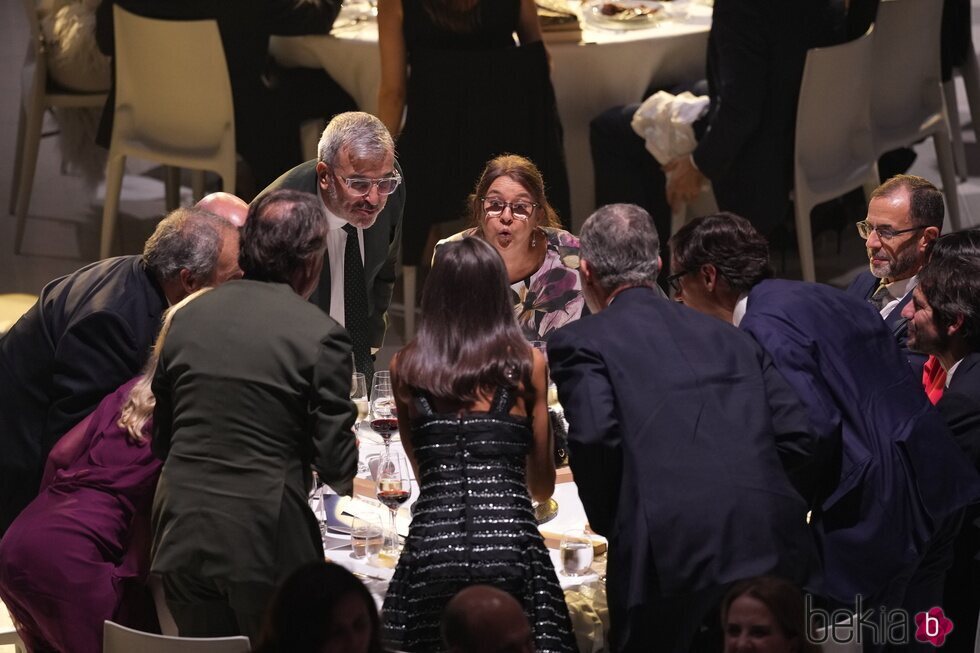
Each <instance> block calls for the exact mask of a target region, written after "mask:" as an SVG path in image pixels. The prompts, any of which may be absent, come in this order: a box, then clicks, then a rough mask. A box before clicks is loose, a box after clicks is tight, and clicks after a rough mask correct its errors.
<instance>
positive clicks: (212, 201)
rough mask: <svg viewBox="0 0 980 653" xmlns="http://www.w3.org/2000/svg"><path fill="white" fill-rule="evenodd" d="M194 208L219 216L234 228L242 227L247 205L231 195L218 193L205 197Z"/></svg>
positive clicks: (246, 214)
mask: <svg viewBox="0 0 980 653" xmlns="http://www.w3.org/2000/svg"><path fill="white" fill-rule="evenodd" d="M194 206H195V207H196V208H199V209H204V210H205V211H210V212H211V213H214V214H215V215H219V216H221V217H222V218H224V219H225V220H227V221H228V222H230V223H232V224H233V225H235V226H236V227H241V226H242V225H244V224H245V218H246V216H248V204H247V203H246V202H245V200H243V199H242V198H240V197H237V196H235V195H232V194H231V193H221V192H218V193H211V194H210V195H205V196H204V197H202V198H201V201H200V202H198V203H197V204H195V205H194Z"/></svg>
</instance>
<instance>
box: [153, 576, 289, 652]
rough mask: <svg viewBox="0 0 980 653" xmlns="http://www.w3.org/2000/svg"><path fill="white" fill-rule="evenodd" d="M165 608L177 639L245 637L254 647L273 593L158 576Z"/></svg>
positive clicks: (195, 578) (268, 588) (248, 585)
mask: <svg viewBox="0 0 980 653" xmlns="http://www.w3.org/2000/svg"><path fill="white" fill-rule="evenodd" d="M161 579H162V581H163V593H164V596H165V597H166V599H167V607H169V608H170V612H171V614H173V617H174V622H176V624H177V630H178V631H179V632H180V636H181V637H231V636H234V635H245V636H246V637H248V638H249V639H250V640H251V641H252V645H253V646H254V645H255V644H257V643H258V636H259V631H260V630H261V628H262V616H263V614H264V613H265V608H266V606H267V604H268V603H269V600H270V599H271V598H272V594H273V593H274V592H275V588H274V587H272V586H271V585H265V584H262V583H226V582H223V581H221V580H215V579H210V578H203V577H201V576H195V575H191V574H162V575H161Z"/></svg>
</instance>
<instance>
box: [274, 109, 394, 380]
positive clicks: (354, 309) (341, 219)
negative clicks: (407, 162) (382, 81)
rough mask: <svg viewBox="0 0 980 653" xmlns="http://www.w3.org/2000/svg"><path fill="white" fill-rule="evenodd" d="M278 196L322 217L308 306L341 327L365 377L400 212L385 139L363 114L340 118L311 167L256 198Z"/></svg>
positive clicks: (389, 285) (380, 333)
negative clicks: (313, 200) (312, 200)
mask: <svg viewBox="0 0 980 653" xmlns="http://www.w3.org/2000/svg"><path fill="white" fill-rule="evenodd" d="M278 189H291V190H301V191H305V192H307V193H313V194H315V195H317V196H318V197H319V198H320V200H321V201H322V203H323V207H324V209H326V212H327V219H328V221H329V223H330V234H329V235H328V236H327V254H326V258H327V261H326V264H325V265H324V266H323V273H322V274H321V278H320V286H319V289H318V291H317V292H316V294H314V296H313V297H312V298H311V300H312V301H313V302H314V303H316V304H317V305H318V306H319V307H320V308H322V309H323V310H324V311H326V312H327V313H329V315H330V317H332V318H334V319H335V320H337V322H339V323H340V324H342V325H344V327H346V329H347V331H348V332H349V333H350V335H351V339H352V341H353V346H354V359H355V364H356V367H357V370H358V371H361V372H366V373H368V375H370V374H371V373H372V372H373V370H374V365H373V360H372V356H373V354H374V353H375V352H376V351H377V350H378V349H379V348H380V347H381V345H382V344H383V342H384V335H385V331H386V329H387V324H388V321H387V313H388V305H389V304H390V303H391V293H392V290H393V288H394V284H395V262H396V260H397V258H398V248H399V244H400V243H401V228H402V209H403V207H404V205H405V185H404V184H403V183H402V174H401V168H400V167H399V165H398V162H397V161H396V160H395V145H394V141H393V140H392V138H391V134H389V133H388V130H387V129H386V128H385V126H384V124H382V122H381V121H380V120H378V119H377V118H375V117H374V116H372V115H371V114H368V113H363V112H360V111H352V112H348V113H341V114H339V115H337V116H335V117H334V118H333V119H332V120H331V121H330V123H329V124H328V125H327V128H326V129H325V130H324V131H323V135H322V136H321V137H320V143H319V146H318V148H317V160H315V161H307V162H306V163H303V164H300V165H299V166H297V167H295V168H293V169H292V170H290V171H288V172H286V173H285V174H284V175H282V176H281V177H279V179H277V180H276V181H274V182H273V183H272V184H271V185H270V186H269V187H268V188H266V189H265V190H264V191H262V193H261V194H260V197H261V196H262V195H265V194H266V193H269V192H271V191H273V190H278ZM369 378H370V376H369Z"/></svg>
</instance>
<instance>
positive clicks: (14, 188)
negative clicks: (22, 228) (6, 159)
mask: <svg viewBox="0 0 980 653" xmlns="http://www.w3.org/2000/svg"><path fill="white" fill-rule="evenodd" d="M17 107H18V110H19V114H18V115H19V117H18V119H17V149H16V150H14V177H13V179H11V181H10V210H9V213H10V215H13V214H14V213H15V212H16V211H17V199H18V197H19V191H20V169H21V166H23V165H24V130H25V129H26V128H27V115H26V113H25V112H24V103H23V101H21V102H19V103H18V105H17Z"/></svg>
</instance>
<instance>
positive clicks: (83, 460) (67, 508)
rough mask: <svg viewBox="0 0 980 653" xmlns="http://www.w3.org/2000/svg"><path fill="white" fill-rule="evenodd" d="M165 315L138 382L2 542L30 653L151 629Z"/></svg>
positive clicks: (74, 448)
mask: <svg viewBox="0 0 980 653" xmlns="http://www.w3.org/2000/svg"><path fill="white" fill-rule="evenodd" d="M208 290H210V289H209V288H205V289H203V290H199V291H198V292H196V293H194V294H193V295H190V296H189V297H187V298H186V299H184V300H183V301H181V302H179V303H178V304H175V305H174V306H173V307H171V309H170V310H169V311H168V312H167V314H166V316H165V317H164V320H163V326H162V327H161V329H160V335H159V336H158V337H157V341H156V344H155V345H154V347H153V352H152V353H151V355H150V358H149V360H148V361H147V363H146V366H145V369H144V370H143V373H142V374H141V375H140V376H137V377H136V378H134V379H131V380H129V381H127V382H126V383H125V384H123V385H122V386H121V387H120V388H119V389H118V390H116V391H115V392H114V393H112V394H111V395H109V396H107V397H106V398H105V399H103V400H102V402H101V403H100V404H99V406H98V408H96V409H95V411H93V412H92V413H91V414H90V415H88V417H86V418H85V419H83V420H82V421H81V422H80V423H79V424H78V425H77V426H75V427H74V428H73V429H72V430H71V431H69V432H68V433H67V434H66V435H65V436H64V437H62V438H61V439H60V440H59V441H58V444H57V445H56V446H55V447H54V449H52V450H51V454H50V455H49V456H48V461H47V465H46V467H45V470H44V476H43V479H42V481H41V490H40V493H39V494H38V496H37V498H35V499H34V501H32V502H31V503H30V504H29V505H28V506H27V508H25V509H24V511H23V512H22V513H21V514H20V515H19V516H18V517H17V519H15V520H14V522H13V523H12V524H11V525H10V528H9V529H8V530H7V532H6V533H5V534H4V537H3V540H0V598H2V599H3V602H4V603H5V604H6V605H7V607H8V608H9V610H10V613H11V615H12V616H13V618H14V621H15V623H16V625H17V632H18V633H19V634H20V636H21V639H23V640H24V643H25V644H26V645H27V648H28V649H29V650H32V651H34V650H38V651H40V650H57V651H74V652H76V653H99V652H101V651H102V624H103V622H104V621H105V620H106V619H112V620H114V621H117V622H120V623H123V624H125V625H129V626H133V627H136V628H141V629H152V628H154V627H155V626H154V622H155V617H154V616H153V602H152V600H150V598H149V594H148V593H147V592H146V590H145V587H144V583H145V581H146V576H147V573H148V571H149V541H150V539H149V535H150V533H149V514H150V504H151V503H152V501H153V492H154V489H155V488H156V483H157V477H158V476H159V475H160V467H161V463H160V461H159V460H157V459H156V458H155V457H154V456H153V454H152V452H151V451H150V447H149V446H148V444H149V439H150V437H151V433H152V430H153V427H152V421H151V417H152V415H153V407H154V404H155V401H154V398H153V394H152V392H151V391H150V381H151V380H152V378H153V372H154V370H155V369H156V365H157V360H158V356H159V353H160V349H161V348H162V346H163V341H164V338H165V337H166V335H167V331H168V330H169V328H170V321H171V319H172V318H173V315H174V313H176V312H177V311H178V310H179V309H180V308H181V307H182V306H183V305H184V304H186V303H188V302H190V301H192V300H193V299H194V298H195V297H197V296H199V295H201V294H202V293H204V292H207V291H208Z"/></svg>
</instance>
